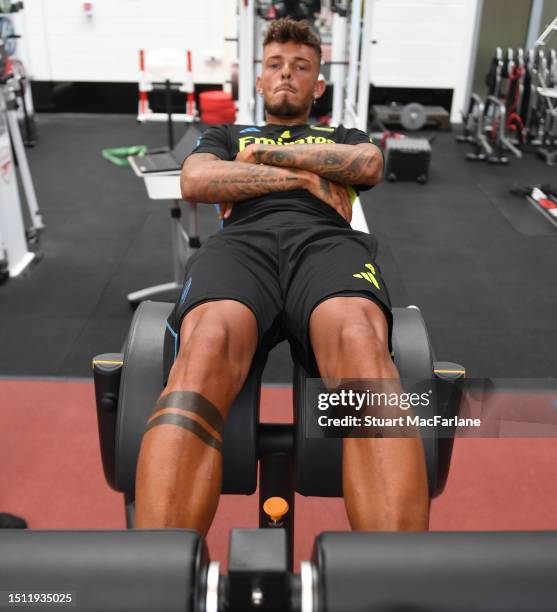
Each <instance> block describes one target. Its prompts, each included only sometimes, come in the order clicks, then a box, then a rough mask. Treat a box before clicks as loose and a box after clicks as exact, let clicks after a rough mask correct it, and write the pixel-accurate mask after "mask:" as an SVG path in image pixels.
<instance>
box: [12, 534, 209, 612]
mask: <svg viewBox="0 0 557 612" xmlns="http://www.w3.org/2000/svg"><path fill="white" fill-rule="evenodd" d="M207 564H208V556H207V548H206V545H205V543H204V541H203V540H201V537H200V536H199V534H197V533H196V532H195V531H189V530H186V529H172V530H160V531H147V530H145V531H144V530H131V531H24V530H22V531H19V530H17V531H16V530H13V531H12V530H2V531H0V610H5V609H11V608H12V607H13V608H17V609H20V607H25V606H22V605H21V604H20V606H16V605H13V604H12V605H10V604H9V600H10V594H11V595H12V597H11V599H12V600H13V599H14V596H15V595H16V594H20V598H21V596H23V595H24V596H25V597H27V598H28V597H30V596H32V597H33V598H37V596H39V599H38V602H39V603H33V604H31V603H28V606H27V607H28V608H29V609H32V610H50V611H52V610H60V609H62V610H64V609H68V610H71V611H72V612H101V611H102V612H153V611H154V610H156V611H157V612H194V611H196V610H199V609H202V608H201V605H202V600H203V590H204V586H205V578H206V570H207ZM48 594H50V595H52V596H54V595H57V596H58V597H57V599H58V601H60V595H65V597H64V598H63V599H64V600H65V601H64V602H61V603H57V604H43V605H41V603H40V601H41V599H40V597H41V596H46V595H48ZM68 596H69V598H70V599H71V604H70V603H69V602H68ZM44 599H46V597H43V600H44ZM24 601H25V599H24Z"/></svg>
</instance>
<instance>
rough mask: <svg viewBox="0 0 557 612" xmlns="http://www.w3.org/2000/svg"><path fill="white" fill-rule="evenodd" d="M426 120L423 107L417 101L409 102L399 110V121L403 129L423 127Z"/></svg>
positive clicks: (412, 130) (411, 129) (414, 129)
mask: <svg viewBox="0 0 557 612" xmlns="http://www.w3.org/2000/svg"><path fill="white" fill-rule="evenodd" d="M426 121H427V113H426V110H425V108H424V107H423V106H422V105H421V104H418V103H417V102H411V103H410V104H407V105H406V106H404V107H403V108H402V110H401V111H400V123H401V125H402V127H403V128H404V129H405V130H409V131H410V132H414V131H416V130H420V129H421V128H423V127H424V125H425V123H426Z"/></svg>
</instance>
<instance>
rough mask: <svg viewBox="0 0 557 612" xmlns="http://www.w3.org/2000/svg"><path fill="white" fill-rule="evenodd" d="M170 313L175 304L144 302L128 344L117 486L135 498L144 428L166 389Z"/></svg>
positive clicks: (118, 434)
mask: <svg viewBox="0 0 557 612" xmlns="http://www.w3.org/2000/svg"><path fill="white" fill-rule="evenodd" d="M171 310H172V304H167V303H164V302H142V303H141V304H140V305H139V308H138V309H137V310H136V311H135V314H134V317H133V320H132V323H131V326H130V331H129V333H128V339H127V342H126V347H125V352H124V365H123V367H122V374H121V382H120V394H119V402H118V424H117V431H116V486H117V490H119V491H122V492H123V493H127V494H128V495H130V496H132V497H133V495H134V489H135V471H136V467H137V458H138V456H139V448H140V446H141V440H142V438H143V431H144V429H145V424H146V423H147V419H148V418H149V416H150V415H151V414H152V412H153V411H154V410H155V404H156V402H157V400H158V398H159V395H160V394H161V392H162V390H163V386H164V381H163V347H164V334H165V328H166V320H167V318H168V316H169V314H170V311H171Z"/></svg>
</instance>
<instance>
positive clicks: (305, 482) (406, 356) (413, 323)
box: [294, 306, 444, 497]
mask: <svg viewBox="0 0 557 612" xmlns="http://www.w3.org/2000/svg"><path fill="white" fill-rule="evenodd" d="M393 319H394V326H393V338H392V342H393V351H394V359H395V364H396V366H397V368H398V371H399V373H400V376H401V378H403V379H411V380H414V381H428V380H431V379H432V378H433V352H432V349H431V343H430V341H429V337H428V334H427V329H426V326H425V323H424V320H423V317H422V314H421V312H420V311H419V309H418V308H416V307H413V306H410V307H408V308H394V309H393ZM308 377H309V376H308V374H307V372H306V371H305V370H304V368H303V367H302V366H300V365H299V364H295V369H294V415H295V420H296V423H297V425H298V428H297V430H296V462H297V466H296V490H297V491H298V493H301V494H302V495H317V496H321V497H342V440H341V439H334V438H323V439H317V438H306V437H305V431H306V420H307V419H313V418H314V415H313V412H312V410H311V407H308V409H306V408H305V406H304V405H305V397H306V393H307V392H306V378H308ZM433 388H435V387H434V386H433ZM323 390H325V387H323ZM437 442H438V441H437V439H436V438H435V437H432V436H429V437H424V438H423V444H424V452H425V458H426V466H427V475H428V483H429V493H430V496H431V497H435V495H437V494H438V493H439V492H440V489H439V488H438V487H437V484H438V478H437V460H438V457H437V453H438V448H437ZM443 484H444V483H443Z"/></svg>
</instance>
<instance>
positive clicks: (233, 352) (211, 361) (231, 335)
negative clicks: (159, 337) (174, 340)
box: [176, 315, 257, 380]
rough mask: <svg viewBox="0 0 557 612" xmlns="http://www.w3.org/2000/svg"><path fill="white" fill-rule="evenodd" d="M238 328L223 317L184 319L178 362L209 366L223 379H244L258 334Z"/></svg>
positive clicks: (207, 368)
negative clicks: (253, 334)
mask: <svg viewBox="0 0 557 612" xmlns="http://www.w3.org/2000/svg"><path fill="white" fill-rule="evenodd" d="M251 335H252V334H250V333H249V331H247V330H240V329H234V328H233V327H232V325H231V324H230V323H229V322H228V321H227V320H226V319H223V318H222V317H216V316H213V315H204V316H201V317H199V318H197V319H196V320H195V321H193V322H192V321H187V317H186V319H184V322H183V323H182V328H181V333H180V350H179V352H178V357H177V362H176V363H178V364H181V365H182V366H184V367H189V368H190V369H191V367H192V366H193V367H194V368H195V370H197V371H199V370H206V371H208V372H212V373H213V374H216V375H218V376H219V377H221V378H222V379H223V380H224V379H232V380H243V379H244V378H245V377H246V376H247V373H248V371H249V368H250V366H251V362H252V359H253V354H254V351H255V345H256V342H257V336H255V337H253V338H252V337H251Z"/></svg>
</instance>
